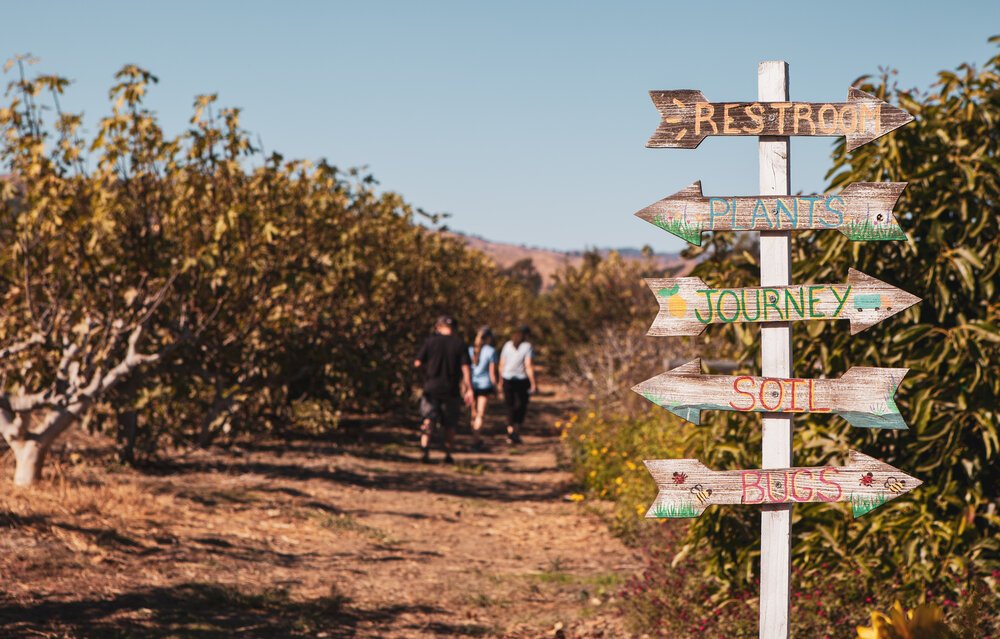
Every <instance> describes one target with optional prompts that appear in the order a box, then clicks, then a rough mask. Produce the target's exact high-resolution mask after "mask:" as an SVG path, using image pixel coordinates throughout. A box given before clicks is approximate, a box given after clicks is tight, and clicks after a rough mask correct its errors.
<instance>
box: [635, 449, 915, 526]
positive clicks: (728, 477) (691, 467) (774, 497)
mask: <svg viewBox="0 0 1000 639" xmlns="http://www.w3.org/2000/svg"><path fill="white" fill-rule="evenodd" d="M645 464H646V468H647V469H649V472H650V474H651V475H652V476H653V479H655V480H656V484H657V486H658V487H659V489H660V490H659V493H658V494H657V496H656V500H655V501H654V502H653V504H652V506H650V508H649V510H648V511H647V512H646V517H648V518H666V517H669V518H689V517H698V516H699V515H701V513H703V512H704V511H705V509H706V508H707V507H708V506H711V505H713V504H792V503H805V502H827V503H832V502H847V503H850V504H851V510H852V512H853V514H854V516H855V517H860V516H861V515H864V514H865V513H868V512H871V511H872V510H874V509H876V508H878V507H879V506H881V505H883V504H885V503H886V502H888V501H890V500H892V499H895V498H896V497H899V496H900V495H903V494H905V493H908V492H909V491H911V490H913V489H914V488H916V487H918V486H920V485H921V484H922V483H923V482H922V481H920V480H919V479H916V478H915V477H911V476H910V475H907V474H906V473H904V472H902V471H901V470H899V469H898V468H894V467H892V466H890V465H889V464H886V463H884V462H881V461H879V460H877V459H875V458H873V457H869V456H868V455H865V454H863V453H860V452H858V451H855V450H852V451H850V458H849V462H848V464H847V465H846V466H815V467H805V468H771V469H755V470H729V471H714V470H712V469H710V468H708V467H707V466H705V465H704V464H702V463H701V462H700V461H698V460H697V459H653V460H646V461H645Z"/></svg>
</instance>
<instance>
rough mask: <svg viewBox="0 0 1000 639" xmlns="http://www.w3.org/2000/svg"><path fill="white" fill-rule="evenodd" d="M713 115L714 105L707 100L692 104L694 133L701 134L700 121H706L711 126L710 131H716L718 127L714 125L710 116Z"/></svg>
mask: <svg viewBox="0 0 1000 639" xmlns="http://www.w3.org/2000/svg"><path fill="white" fill-rule="evenodd" d="M713 115H715V107H714V106H712V105H711V104H710V103H708V102H697V103H695V105H694V134H695V135H701V125H702V123H707V124H710V125H711V126H712V133H718V132H719V127H718V126H716V124H715V122H713V121H712V116H713Z"/></svg>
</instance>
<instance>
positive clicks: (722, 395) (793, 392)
mask: <svg viewBox="0 0 1000 639" xmlns="http://www.w3.org/2000/svg"><path fill="white" fill-rule="evenodd" d="M908 370H909V369H907V368H868V367H863V366H854V367H852V368H850V369H848V371H847V372H846V373H844V374H843V375H842V376H841V377H840V379H796V378H782V377H753V376H750V375H702V373H701V359H695V360H692V361H690V362H688V363H687V364H684V365H683V366H678V367H677V368H675V369H673V370H671V371H668V372H666V373H663V374H662V375H657V376H656V377H653V378H651V379H647V380H646V381H644V382H642V383H640V384H637V385H636V386H634V387H633V388H632V390H634V391H635V392H637V393H639V394H640V395H642V396H643V397H645V398H646V399H648V400H649V401H651V402H653V403H654V404H656V405H658V406H662V407H663V408H666V409H667V410H669V411H670V412H671V413H673V414H675V415H677V416H678V417H680V418H682V419H686V420H687V421H689V422H692V423H694V424H699V423H700V422H701V411H703V410H729V411H739V412H757V413H836V414H837V415H840V416H841V417H843V418H844V419H846V420H847V421H848V422H850V424H851V425H852V426H857V427H859V428H888V429H897V430H905V429H906V422H905V421H903V416H902V415H900V414H899V408H897V407H896V402H895V401H894V399H893V398H894V397H895V395H896V389H897V388H898V387H899V382H900V381H902V379H903V377H904V376H905V375H906V373H907V371H908Z"/></svg>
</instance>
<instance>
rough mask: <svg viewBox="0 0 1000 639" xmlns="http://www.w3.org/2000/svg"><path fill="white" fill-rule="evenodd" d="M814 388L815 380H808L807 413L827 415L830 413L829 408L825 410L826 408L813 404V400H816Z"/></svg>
mask: <svg viewBox="0 0 1000 639" xmlns="http://www.w3.org/2000/svg"><path fill="white" fill-rule="evenodd" d="M815 388H816V380H814V379H810V380H809V412H810V413H829V412H830V409H829V408H826V407H823V406H817V405H816V404H815V403H814V402H813V400H814V399H815V398H816V391H815Z"/></svg>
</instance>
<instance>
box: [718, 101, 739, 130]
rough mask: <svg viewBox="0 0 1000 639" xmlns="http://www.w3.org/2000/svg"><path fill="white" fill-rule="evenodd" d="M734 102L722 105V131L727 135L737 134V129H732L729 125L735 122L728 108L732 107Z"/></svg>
mask: <svg viewBox="0 0 1000 639" xmlns="http://www.w3.org/2000/svg"><path fill="white" fill-rule="evenodd" d="M734 106H737V105H735V104H727V105H725V106H723V107H722V132H723V133H725V134H727V135H738V134H739V131H737V130H736V129H734V128H733V127H732V126H731V125H732V124H734V123H735V120H733V116H731V115H729V110H730V109H732V108H733V107H734Z"/></svg>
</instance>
